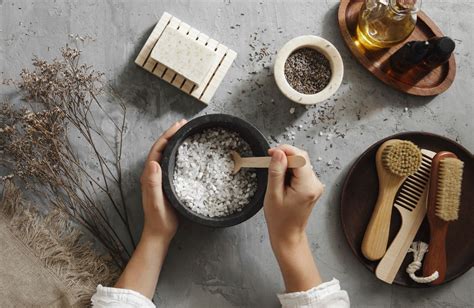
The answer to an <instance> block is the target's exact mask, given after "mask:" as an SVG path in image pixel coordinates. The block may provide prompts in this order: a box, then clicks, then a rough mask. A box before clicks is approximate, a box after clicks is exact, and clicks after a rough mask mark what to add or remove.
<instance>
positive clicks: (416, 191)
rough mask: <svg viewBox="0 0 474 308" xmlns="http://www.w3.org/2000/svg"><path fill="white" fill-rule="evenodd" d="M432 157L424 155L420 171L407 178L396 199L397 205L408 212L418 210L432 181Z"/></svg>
mask: <svg viewBox="0 0 474 308" xmlns="http://www.w3.org/2000/svg"><path fill="white" fill-rule="evenodd" d="M430 171H431V157H429V156H428V155H426V154H424V153H422V158H421V164H420V167H419V168H418V170H417V171H416V172H415V173H414V174H413V175H410V176H408V177H407V179H406V180H405V182H403V185H402V188H401V189H400V192H399V193H398V195H397V197H396V199H395V205H398V206H399V207H402V208H404V209H406V210H408V211H410V212H411V211H413V210H414V209H415V208H416V205H417V203H418V201H419V200H420V199H421V196H422V195H423V191H424V189H425V187H426V185H427V184H428V181H429V179H430Z"/></svg>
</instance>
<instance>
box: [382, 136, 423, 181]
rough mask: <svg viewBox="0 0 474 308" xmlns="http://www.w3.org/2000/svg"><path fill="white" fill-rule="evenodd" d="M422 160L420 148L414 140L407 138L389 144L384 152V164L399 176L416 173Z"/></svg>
mask: <svg viewBox="0 0 474 308" xmlns="http://www.w3.org/2000/svg"><path fill="white" fill-rule="evenodd" d="M421 160H422V159H421V151H420V149H419V148H418V147H417V146H416V145H415V144H414V143H413V142H410V141H406V140H399V141H397V142H395V143H393V144H390V145H387V146H386V147H385V148H384V150H383V152H382V164H383V165H384V167H385V168H386V169H387V170H388V171H390V172H391V173H393V174H396V175H398V176H409V175H412V174H414V173H415V172H416V171H417V170H418V168H419V167H420V163H421Z"/></svg>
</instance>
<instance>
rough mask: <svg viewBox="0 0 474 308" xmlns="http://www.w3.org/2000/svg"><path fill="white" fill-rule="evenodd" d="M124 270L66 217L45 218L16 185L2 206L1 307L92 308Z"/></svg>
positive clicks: (5, 195)
mask: <svg viewBox="0 0 474 308" xmlns="http://www.w3.org/2000/svg"><path fill="white" fill-rule="evenodd" d="M118 274H119V271H118V268H117V267H116V266H114V265H112V263H111V262H110V260H109V259H107V258H104V257H103V256H100V255H98V254H97V253H96V252H95V251H94V250H93V249H92V247H91V245H90V243H89V242H88V241H85V240H84V238H83V235H82V233H81V232H79V231H78V230H77V229H75V228H73V227H72V226H71V224H70V222H69V221H68V219H67V217H66V216H64V214H62V213H60V212H58V211H54V210H53V211H51V212H50V213H49V214H48V215H46V216H42V215H41V214H39V213H38V211H37V210H36V209H35V208H34V207H33V206H32V205H31V204H29V203H28V202H26V201H25V200H24V199H22V196H21V191H20V190H19V189H18V188H17V187H16V186H15V185H14V184H13V183H12V182H10V181H7V182H5V183H4V187H3V197H2V200H1V203H0V307H2V308H3V307H71V306H72V307H86V306H89V305H90V298H91V296H92V294H93V293H94V292H95V290H96V286H97V285H98V284H104V285H111V284H113V282H114V281H115V279H116V278H117V277H118Z"/></svg>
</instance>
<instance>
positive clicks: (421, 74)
mask: <svg viewBox="0 0 474 308" xmlns="http://www.w3.org/2000/svg"><path fill="white" fill-rule="evenodd" d="M363 2H364V1H362V0H341V2H340V4H339V11H338V22H339V28H340V30H341V34H342V37H343V38H344V41H345V42H346V45H347V47H349V49H350V51H351V52H352V54H353V55H354V57H355V58H356V59H357V60H358V61H359V62H360V63H361V64H362V65H363V66H364V67H365V68H366V69H367V70H368V71H369V72H371V73H372V74H374V75H375V76H376V77H377V78H378V79H380V80H381V81H383V82H384V83H386V84H387V85H389V86H391V87H392V88H395V89H397V90H399V91H401V92H405V93H409V94H412V95H418V96H432V95H437V94H440V93H442V92H444V91H446V90H447V89H448V88H449V87H450V86H451V84H452V83H453V80H454V76H455V75H456V62H455V60H454V54H453V55H451V58H450V59H449V61H448V62H447V63H445V64H443V65H441V66H439V67H437V68H436V69H434V70H432V71H430V72H426V71H422V70H417V69H412V70H410V71H409V72H408V73H406V74H404V75H403V76H402V75H400V74H397V73H396V72H394V71H393V70H392V69H391V68H390V64H389V58H390V56H391V55H392V54H394V53H395V52H396V51H397V50H398V49H399V48H400V47H402V46H403V45H404V44H405V43H406V42H409V41H422V40H423V41H424V40H427V39H430V38H432V37H435V36H444V35H443V33H442V32H441V30H440V29H439V28H438V27H437V26H436V24H435V23H434V22H433V21H432V20H431V19H430V18H429V17H428V16H427V15H426V14H425V13H423V12H422V11H420V12H418V15H417V16H418V19H417V23H416V28H415V30H414V31H413V33H412V34H411V35H410V36H409V37H408V38H407V39H406V40H405V41H403V42H401V43H400V44H398V45H396V46H393V47H391V48H388V49H383V50H380V51H368V50H366V49H365V48H364V47H363V46H362V45H361V44H360V43H359V42H357V39H356V29H357V22H358V16H359V11H360V9H361V7H362V4H363Z"/></svg>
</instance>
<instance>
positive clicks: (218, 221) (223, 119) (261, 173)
mask: <svg viewBox="0 0 474 308" xmlns="http://www.w3.org/2000/svg"><path fill="white" fill-rule="evenodd" d="M217 127H220V128H224V129H226V130H229V131H234V132H237V133H239V134H240V136H241V137H242V138H243V139H244V140H245V141H246V142H247V143H248V144H249V145H250V148H251V149H252V153H253V155H254V156H267V155H268V153H267V151H268V149H269V147H270V146H269V144H268V141H267V140H266V139H265V137H264V136H263V135H262V133H260V131H259V130H258V129H257V128H255V127H254V126H253V125H252V124H250V123H248V122H246V121H244V120H242V119H239V118H237V117H234V116H230V115H226V114H211V115H205V116H202V117H199V118H195V119H193V120H191V121H189V122H188V123H186V124H185V125H184V126H183V127H181V128H180V129H179V130H178V131H177V132H176V134H175V135H174V136H173V137H172V138H171V140H170V141H169V143H168V145H167V146H166V149H165V151H164V152H163V156H162V159H161V167H162V169H163V190H164V193H165V195H166V197H167V198H168V200H169V202H170V203H171V205H172V206H173V207H174V208H175V209H176V210H177V211H178V212H179V213H180V214H181V215H183V216H184V217H186V218H188V219H189V220H191V221H194V222H197V223H199V224H202V225H205V226H209V227H230V226H233V225H236V224H239V223H241V222H243V221H246V220H247V219H249V218H250V217H252V216H253V215H255V214H256V213H257V212H258V211H259V210H260V209H261V208H262V206H263V198H264V197H265V190H266V187H267V175H268V172H267V169H256V172H257V186H258V187H257V191H256V192H255V195H254V196H253V198H252V199H251V200H250V203H249V204H247V205H246V206H245V207H244V208H243V209H242V211H240V212H236V213H234V214H231V215H228V216H223V217H207V216H204V215H200V214H198V213H195V212H193V211H191V210H190V209H189V208H188V207H186V205H184V204H183V203H181V201H179V199H178V197H177V195H176V192H175V189H174V185H173V174H174V167H175V161H176V154H177V152H178V148H179V146H180V145H181V143H182V142H183V141H184V140H185V139H186V138H187V137H189V136H191V135H194V134H196V133H199V132H201V131H203V130H204V129H207V128H217Z"/></svg>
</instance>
